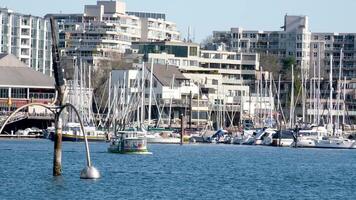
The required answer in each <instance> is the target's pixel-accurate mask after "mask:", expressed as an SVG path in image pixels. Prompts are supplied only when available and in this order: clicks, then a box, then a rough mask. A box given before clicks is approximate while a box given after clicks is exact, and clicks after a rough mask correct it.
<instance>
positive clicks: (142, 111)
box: [140, 63, 145, 128]
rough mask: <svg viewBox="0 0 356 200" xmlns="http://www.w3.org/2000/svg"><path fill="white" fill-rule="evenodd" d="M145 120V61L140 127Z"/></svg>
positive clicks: (142, 76)
mask: <svg viewBox="0 0 356 200" xmlns="http://www.w3.org/2000/svg"><path fill="white" fill-rule="evenodd" d="M144 121H145V63H143V65H142V74H141V123H140V127H141V128H142V125H143V123H144Z"/></svg>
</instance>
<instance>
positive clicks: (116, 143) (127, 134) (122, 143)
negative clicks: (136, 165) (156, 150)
mask: <svg viewBox="0 0 356 200" xmlns="http://www.w3.org/2000/svg"><path fill="white" fill-rule="evenodd" d="M108 152H110V153H119V154H139V155H145V154H152V153H151V152H149V151H148V150H147V138H146V137H142V133H139V132H137V131H121V132H117V133H116V134H115V136H114V137H112V138H111V139H110V146H109V147H108Z"/></svg>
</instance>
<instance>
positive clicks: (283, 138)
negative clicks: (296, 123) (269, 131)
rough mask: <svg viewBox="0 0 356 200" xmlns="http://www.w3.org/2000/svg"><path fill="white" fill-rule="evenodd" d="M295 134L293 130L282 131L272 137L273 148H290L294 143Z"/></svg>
mask: <svg viewBox="0 0 356 200" xmlns="http://www.w3.org/2000/svg"><path fill="white" fill-rule="evenodd" d="M294 136H295V133H294V132H293V131H292V130H280V131H277V132H276V134H274V135H273V136H272V139H273V142H272V146H278V147H290V146H291V145H292V143H293V142H294Z"/></svg>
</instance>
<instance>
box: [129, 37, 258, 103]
mask: <svg viewBox="0 0 356 200" xmlns="http://www.w3.org/2000/svg"><path fill="white" fill-rule="evenodd" d="M133 48H134V49H138V52H139V53H142V54H144V55H145V57H146V58H148V59H149V60H153V62H154V63H159V64H170V65H175V66H178V67H179V69H180V70H181V71H182V72H183V74H184V76H186V77H188V78H189V79H191V80H192V81H193V82H194V83H196V84H197V85H199V86H200V88H201V90H202V91H203V93H205V94H207V95H208V98H209V100H211V101H212V102H215V101H218V99H221V98H224V99H225V101H226V103H230V104H236V103H237V102H239V101H240V100H239V98H238V97H241V96H248V95H249V93H250V89H251V88H253V87H251V88H250V85H251V86H253V85H254V83H255V80H256V72H257V71H258V70H259V61H258V54H256V53H241V52H240V53H236V52H228V51H225V50H223V49H218V50H214V51H213V50H201V49H200V47H199V45H198V44H194V43H182V42H168V41H166V42H151V43H134V44H133Z"/></svg>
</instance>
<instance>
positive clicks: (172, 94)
mask: <svg viewBox="0 0 356 200" xmlns="http://www.w3.org/2000/svg"><path fill="white" fill-rule="evenodd" d="M174 80H175V74H173V78H172V85H171V96H170V101H169V112H168V113H169V114H168V125H169V127H171V115H172V101H173V96H174Z"/></svg>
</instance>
